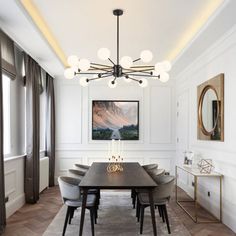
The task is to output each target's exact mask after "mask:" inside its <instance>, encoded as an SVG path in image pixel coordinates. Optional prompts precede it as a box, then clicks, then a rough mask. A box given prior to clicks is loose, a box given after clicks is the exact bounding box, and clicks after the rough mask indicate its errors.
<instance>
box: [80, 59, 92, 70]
mask: <svg viewBox="0 0 236 236" xmlns="http://www.w3.org/2000/svg"><path fill="white" fill-rule="evenodd" d="M89 68H90V61H89V60H87V59H80V60H79V69H80V70H81V71H87V70H88V69H89Z"/></svg>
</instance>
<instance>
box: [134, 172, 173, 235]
mask: <svg viewBox="0 0 236 236" xmlns="http://www.w3.org/2000/svg"><path fill="white" fill-rule="evenodd" d="M153 179H154V180H155V182H156V183H157V185H158V186H157V187H156V188H155V189H154V191H153V200H154V204H155V206H158V209H159V213H160V214H161V216H162V219H163V222H166V224H167V229H168V233H169V234H170V233H171V231H170V225H169V219H168V213H167V208H166V204H167V203H168V202H169V200H170V197H171V195H172V192H173V188H174V184H175V177H174V176H170V175H164V176H157V177H153ZM138 199H139V204H140V206H139V207H140V234H142V233H143V221H144V210H145V208H146V207H148V206H150V203H149V196H148V194H147V193H138Z"/></svg>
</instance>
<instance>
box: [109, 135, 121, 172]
mask: <svg viewBox="0 0 236 236" xmlns="http://www.w3.org/2000/svg"><path fill="white" fill-rule="evenodd" d="M122 151H123V143H122V144H121V141H120V140H118V141H117V142H116V141H115V140H114V139H113V140H112V141H111V143H108V160H109V164H108V166H107V172H108V173H113V172H122V171H123V167H122V162H123V157H121V153H122Z"/></svg>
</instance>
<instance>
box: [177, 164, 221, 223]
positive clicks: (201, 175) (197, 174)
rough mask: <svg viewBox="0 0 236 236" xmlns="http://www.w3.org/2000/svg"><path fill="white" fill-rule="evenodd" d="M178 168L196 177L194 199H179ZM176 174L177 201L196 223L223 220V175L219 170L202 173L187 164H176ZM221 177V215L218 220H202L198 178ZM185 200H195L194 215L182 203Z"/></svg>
mask: <svg viewBox="0 0 236 236" xmlns="http://www.w3.org/2000/svg"><path fill="white" fill-rule="evenodd" d="M178 170H182V171H184V172H187V173H188V174H190V175H192V176H193V177H194V199H193V200H179V199H178ZM175 174H176V189H175V197H176V203H177V204H178V205H179V206H180V207H181V208H182V209H183V210H184V211H185V212H186V213H187V214H188V215H189V216H190V217H191V219H192V220H193V221H194V222H196V223H213V222H221V221H222V177H223V175H222V174H220V173H217V172H214V171H212V172H211V173H210V174H205V173H200V171H199V169H193V168H191V167H187V166H176V167H175ZM204 177H209V178H219V191H220V203H219V204H220V217H219V219H218V220H209V221H200V220H199V216H198V206H199V205H200V204H199V203H198V178H204ZM183 202H194V208H195V212H194V216H193V215H192V214H190V212H189V211H188V210H187V209H186V208H185V207H184V206H183V205H182V204H181V203H183Z"/></svg>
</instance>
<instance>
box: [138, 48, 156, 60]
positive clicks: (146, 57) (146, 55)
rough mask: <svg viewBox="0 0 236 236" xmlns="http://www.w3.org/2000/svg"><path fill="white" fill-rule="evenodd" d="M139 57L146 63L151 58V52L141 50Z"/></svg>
mask: <svg viewBox="0 0 236 236" xmlns="http://www.w3.org/2000/svg"><path fill="white" fill-rule="evenodd" d="M140 58H141V60H142V61H143V62H144V63H148V62H150V61H151V60H152V58H153V55H152V52H151V51H149V50H143V51H142V52H141V54H140Z"/></svg>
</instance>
